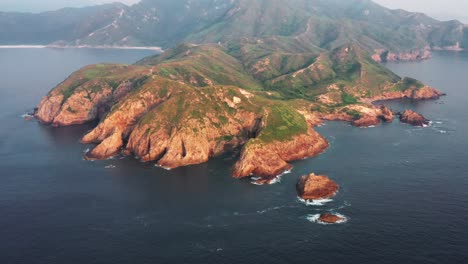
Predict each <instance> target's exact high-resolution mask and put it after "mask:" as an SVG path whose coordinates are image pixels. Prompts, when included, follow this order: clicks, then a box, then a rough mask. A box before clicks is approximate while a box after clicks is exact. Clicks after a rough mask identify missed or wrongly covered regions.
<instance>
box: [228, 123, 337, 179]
mask: <svg viewBox="0 0 468 264" xmlns="http://www.w3.org/2000/svg"><path fill="white" fill-rule="evenodd" d="M327 147H328V142H327V141H326V140H325V139H324V138H323V137H322V136H321V135H320V134H318V133H317V132H315V131H314V130H313V129H312V128H310V129H309V131H308V133H307V134H302V135H298V136H295V137H293V138H292V139H291V140H288V141H285V142H271V143H258V144H257V142H255V141H254V142H251V143H249V144H248V145H247V146H246V147H245V148H244V149H243V151H242V153H241V157H240V160H239V161H238V162H237V163H236V164H235V166H234V171H233V175H234V177H236V178H243V177H248V176H251V175H255V176H258V177H264V178H269V177H274V176H277V175H279V174H281V173H283V172H285V171H287V170H290V169H291V168H292V166H291V164H289V163H288V162H290V161H293V160H298V159H303V158H306V157H313V156H316V155H318V154H320V153H322V152H323V151H324V150H325V149H326V148H327Z"/></svg>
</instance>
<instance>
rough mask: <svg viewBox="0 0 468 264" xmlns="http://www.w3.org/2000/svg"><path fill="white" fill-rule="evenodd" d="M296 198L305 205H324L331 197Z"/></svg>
mask: <svg viewBox="0 0 468 264" xmlns="http://www.w3.org/2000/svg"><path fill="white" fill-rule="evenodd" d="M297 199H298V200H299V201H300V202H301V203H303V204H305V205H307V206H324V205H325V204H326V203H329V202H332V201H333V199H318V200H305V199H302V198H301V197H297Z"/></svg>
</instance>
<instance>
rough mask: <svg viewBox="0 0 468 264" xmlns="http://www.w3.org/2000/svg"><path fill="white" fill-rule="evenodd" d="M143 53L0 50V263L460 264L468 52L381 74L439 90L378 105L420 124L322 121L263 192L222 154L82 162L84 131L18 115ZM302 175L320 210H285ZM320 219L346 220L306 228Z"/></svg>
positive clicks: (464, 234) (298, 206)
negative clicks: (313, 188) (175, 161)
mask: <svg viewBox="0 0 468 264" xmlns="http://www.w3.org/2000/svg"><path fill="white" fill-rule="evenodd" d="M149 54H151V52H148V51H122V50H111V51H107V50H50V49H35V50H0V95H1V96H0V122H1V128H0V170H1V173H0V263H15V264H16V263H21V264H22V263H25V264H35V263H44V264H46V263H47V264H51V263H60V264H61V263H80V264H82V263H112V264H117V263H129V264H130V263H464V262H466V260H467V258H468V251H467V248H468V228H467V222H466V221H467V219H468V177H467V176H468V173H467V171H468V162H467V160H468V154H467V149H468V139H467V134H466V133H467V131H468V125H467V124H468V114H467V111H466V110H467V106H466V102H467V101H468V74H467V73H468V55H467V54H463V53H437V54H435V55H434V58H433V59H432V60H430V61H426V62H422V63H408V64H390V65H388V67H390V68H391V69H392V70H394V71H395V72H397V73H399V74H401V75H405V76H411V77H415V78H418V79H421V80H423V81H425V82H426V83H428V84H430V85H433V86H435V87H437V88H439V89H440V90H442V91H444V92H447V93H448V96H447V97H444V98H443V99H441V100H438V101H427V102H419V103H412V102H392V103H389V105H390V106H391V107H392V108H393V109H394V110H402V109H405V108H411V109H415V110H417V111H419V112H421V113H422V114H424V115H425V116H426V117H428V118H429V119H431V120H433V124H432V126H431V127H428V128H413V127H410V126H407V125H402V124H399V123H398V122H394V123H393V124H384V125H381V126H378V127H375V128H368V129H360V128H353V127H350V126H349V125H347V124H344V123H339V122H336V123H327V124H326V125H325V126H323V127H320V128H319V129H318V130H319V131H320V132H321V133H322V134H323V135H325V136H326V137H327V138H328V140H329V141H330V142H331V147H330V149H328V151H327V152H326V153H325V154H323V155H321V156H318V157H316V158H314V159H309V160H304V161H299V162H295V163H294V166H295V168H294V170H293V171H292V173H291V174H288V175H285V176H284V177H283V178H282V180H281V182H280V183H278V184H275V185H269V186H256V185H253V184H251V183H250V182H249V181H242V180H235V179H232V178H231V177H230V168H231V166H232V165H233V163H234V162H235V158H233V157H232V155H226V156H224V157H220V158H218V159H216V160H213V161H211V162H209V163H207V164H203V165H198V166H191V167H187V168H180V169H176V170H173V171H165V170H162V169H160V168H157V167H155V166H153V165H152V164H142V163H140V162H138V161H135V160H133V159H113V160H107V161H97V162H88V161H84V160H83V158H82V153H83V152H84V151H85V150H86V149H87V148H89V147H90V146H86V145H82V144H80V143H79V139H80V137H81V136H82V135H83V134H84V133H85V132H86V131H88V130H89V129H91V128H92V127H91V125H89V126H75V127H68V128H51V127H47V126H43V125H40V124H38V123H37V122H35V121H25V120H23V119H22V118H21V115H22V114H23V113H25V112H27V111H29V110H31V109H32V108H33V107H34V106H35V105H36V104H37V103H38V102H39V101H40V98H41V97H42V96H44V95H45V94H46V93H47V92H48V91H49V90H50V89H51V88H52V87H53V86H55V85H56V84H57V83H59V82H60V81H62V80H63V79H64V78H66V77H67V76H68V75H69V74H70V73H71V72H72V71H74V70H77V69H78V68H79V67H81V66H84V65H86V64H90V63H97V62H119V63H132V62H134V61H136V60H138V59H140V58H142V57H144V56H146V55H149ZM109 165H113V166H115V168H106V167H107V166H109ZM310 172H315V173H320V174H326V175H329V176H330V177H331V178H333V179H335V180H336V181H337V182H338V183H339V184H340V185H341V190H340V192H339V194H338V196H337V197H336V198H335V199H334V200H333V201H332V202H329V203H326V204H324V205H323V206H306V205H304V204H302V203H301V202H299V201H298V200H297V198H296V193H295V183H296V181H297V178H298V177H299V176H300V175H302V174H306V173H310ZM323 212H337V213H340V214H343V215H345V216H347V217H348V218H349V220H348V222H346V223H344V224H339V225H320V224H316V223H313V222H310V221H309V220H308V219H307V217H308V216H310V215H314V214H319V213H323Z"/></svg>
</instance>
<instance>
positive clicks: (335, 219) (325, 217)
mask: <svg viewBox="0 0 468 264" xmlns="http://www.w3.org/2000/svg"><path fill="white" fill-rule="evenodd" d="M345 220H346V219H345V218H343V217H341V216H338V215H335V214H329V213H326V214H321V215H320V217H319V221H320V222H323V223H327V224H336V223H339V222H343V221H345Z"/></svg>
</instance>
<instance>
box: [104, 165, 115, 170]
mask: <svg viewBox="0 0 468 264" xmlns="http://www.w3.org/2000/svg"><path fill="white" fill-rule="evenodd" d="M104 168H106V169H114V168H115V165H112V164H111V165H107V166H105V167H104Z"/></svg>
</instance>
